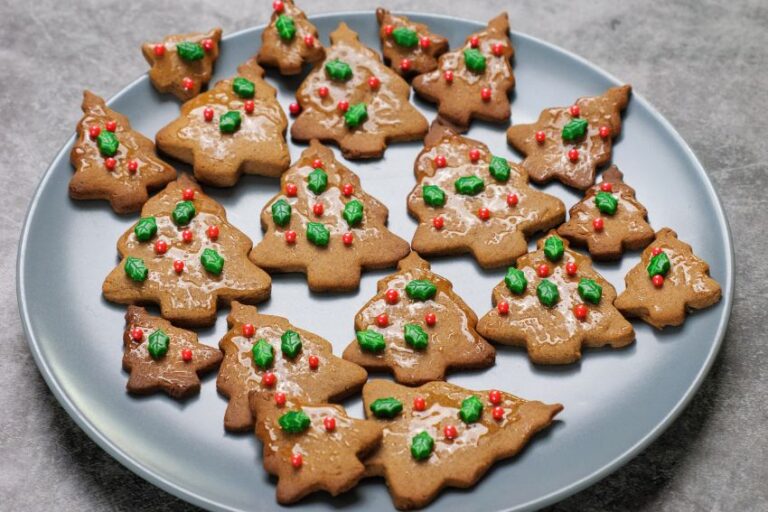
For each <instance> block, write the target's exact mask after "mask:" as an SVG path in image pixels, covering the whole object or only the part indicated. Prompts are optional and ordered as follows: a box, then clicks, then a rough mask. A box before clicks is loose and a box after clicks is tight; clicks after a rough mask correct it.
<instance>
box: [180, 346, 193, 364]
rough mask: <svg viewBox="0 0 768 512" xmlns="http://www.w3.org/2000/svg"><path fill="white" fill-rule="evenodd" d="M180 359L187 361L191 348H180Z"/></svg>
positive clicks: (190, 358)
mask: <svg viewBox="0 0 768 512" xmlns="http://www.w3.org/2000/svg"><path fill="white" fill-rule="evenodd" d="M181 359H182V360H183V361H184V362H185V363H188V362H190V361H191V360H192V350H191V349H188V348H183V349H181Z"/></svg>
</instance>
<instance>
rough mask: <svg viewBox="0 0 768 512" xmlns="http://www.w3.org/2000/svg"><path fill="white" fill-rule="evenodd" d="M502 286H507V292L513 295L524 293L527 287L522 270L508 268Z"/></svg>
mask: <svg viewBox="0 0 768 512" xmlns="http://www.w3.org/2000/svg"><path fill="white" fill-rule="evenodd" d="M504 284H506V285H507V288H509V291H511V292H512V293H514V294H515V295H520V294H521V293H523V292H524V291H525V288H526V286H528V280H527V279H526V278H525V273H524V272H523V271H522V270H519V269H516V268H515V267H509V268H508V269H507V274H506V275H505V276H504Z"/></svg>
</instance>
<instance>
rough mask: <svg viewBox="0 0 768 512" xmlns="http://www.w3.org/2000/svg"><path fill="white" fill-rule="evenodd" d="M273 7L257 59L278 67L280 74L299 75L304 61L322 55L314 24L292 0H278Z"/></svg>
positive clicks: (321, 47)
mask: <svg viewBox="0 0 768 512" xmlns="http://www.w3.org/2000/svg"><path fill="white" fill-rule="evenodd" d="M272 8H273V12H272V19H271V20H270V21H269V25H267V26H266V27H265V28H264V31H263V32H262V33H261V49H260V50H259V54H258V55H257V56H256V59H257V60H258V61H259V64H261V65H262V66H270V67H276V68H278V69H279V70H280V74H281V75H298V74H299V73H301V70H302V68H303V67H304V64H306V63H308V62H317V61H318V60H320V59H322V58H323V57H324V56H325V49H324V48H323V45H322V44H320V39H319V38H318V36H317V28H315V26H314V25H313V24H312V23H310V21H309V20H308V19H307V16H306V15H305V14H304V11H302V10H301V9H299V8H298V7H296V5H294V3H293V0H277V1H276V2H273V3H272Z"/></svg>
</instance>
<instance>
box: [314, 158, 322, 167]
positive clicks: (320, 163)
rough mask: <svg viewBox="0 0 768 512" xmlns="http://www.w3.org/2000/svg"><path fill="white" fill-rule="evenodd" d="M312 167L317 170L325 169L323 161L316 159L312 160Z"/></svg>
mask: <svg viewBox="0 0 768 512" xmlns="http://www.w3.org/2000/svg"><path fill="white" fill-rule="evenodd" d="M312 167H314V168H315V169H318V168H320V169H321V168H322V167H323V161H322V160H320V159H319V158H315V159H314V160H312Z"/></svg>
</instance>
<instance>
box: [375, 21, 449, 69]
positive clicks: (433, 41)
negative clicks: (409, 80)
mask: <svg viewBox="0 0 768 512" xmlns="http://www.w3.org/2000/svg"><path fill="white" fill-rule="evenodd" d="M376 19H377V20H378V22H379V39H380V40H381V53H382V54H383V55H384V59H385V60H386V61H388V62H389V63H390V67H391V68H392V69H393V70H394V71H395V72H397V73H399V74H401V75H415V74H419V73H427V72H429V71H432V70H434V69H435V68H437V57H439V56H440V55H442V54H443V53H445V52H446V51H447V50H448V39H446V38H445V37H443V36H441V35H439V34H435V33H433V32H431V31H430V30H429V27H428V26H427V25H425V24H424V23H416V22H414V21H411V20H410V19H409V18H408V17H407V16H401V15H397V14H392V13H391V12H389V11H388V10H386V9H382V8H379V9H376ZM387 26H389V27H391V28H393V29H396V28H398V27H405V28H408V29H410V30H413V31H414V32H416V34H417V35H418V36H419V39H427V40H429V45H428V47H426V48H424V46H423V45H422V43H421V41H419V43H418V44H416V45H415V46H414V47H413V48H406V47H403V46H400V45H398V44H397V43H396V42H395V40H394V38H393V37H392V35H391V34H387ZM403 59H408V60H409V61H410V67H409V68H408V69H407V70H405V69H402V68H401V66H400V64H401V62H402V61H403Z"/></svg>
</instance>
